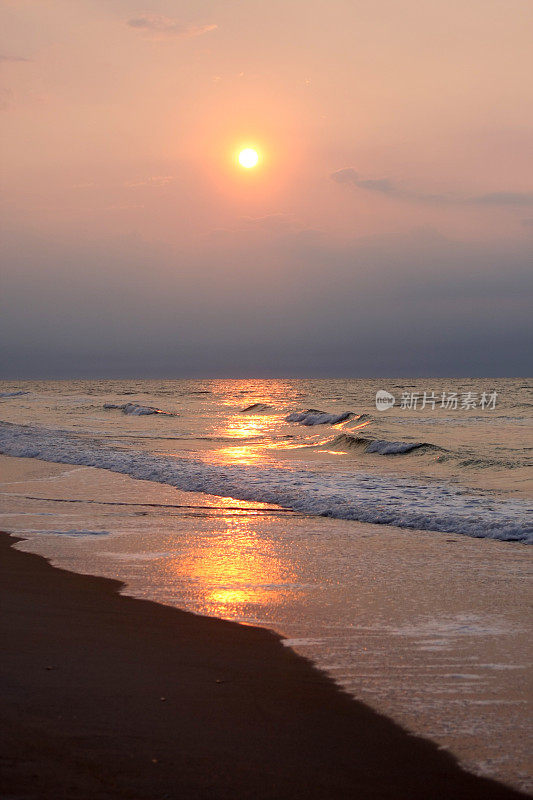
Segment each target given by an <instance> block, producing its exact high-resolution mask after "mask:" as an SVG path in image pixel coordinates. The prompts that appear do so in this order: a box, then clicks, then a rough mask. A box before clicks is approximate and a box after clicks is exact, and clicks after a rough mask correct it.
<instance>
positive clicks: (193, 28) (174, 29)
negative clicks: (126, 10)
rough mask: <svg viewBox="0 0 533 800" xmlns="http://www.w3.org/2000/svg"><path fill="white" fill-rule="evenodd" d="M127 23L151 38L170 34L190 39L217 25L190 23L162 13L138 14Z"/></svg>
mask: <svg viewBox="0 0 533 800" xmlns="http://www.w3.org/2000/svg"><path fill="white" fill-rule="evenodd" d="M127 24H128V25H129V27H130V28H136V29H137V30H139V31H141V32H143V33H145V34H148V36H149V38H152V39H163V38H167V37H172V36H175V37H178V38H183V39H191V38H192V37H194V36H201V35H202V34H204V33H208V32H209V31H213V30H215V29H216V28H217V27H218V26H217V25H214V24H208V25H191V24H188V23H186V22H180V20H177V19H175V18H173V17H165V16H163V15H162V14H140V15H139V16H138V17H132V18H131V19H129V20H128V22H127Z"/></svg>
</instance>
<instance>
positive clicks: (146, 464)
mask: <svg viewBox="0 0 533 800" xmlns="http://www.w3.org/2000/svg"><path fill="white" fill-rule="evenodd" d="M0 452H1V453H4V454H6V455H11V456H18V457H21V458H24V457H25V458H39V459H42V460H43V461H53V462H56V463H61V464H79V465H84V466H91V467H98V468H100V469H107V470H111V471H113V472H118V473H122V474H125V475H129V476H131V477H133V478H137V479H140V480H149V481H155V482H158V483H163V484H168V485H170V486H174V487H176V488H177V489H181V490H183V491H191V492H205V493H207V494H212V495H217V496H219V497H233V498H236V499H239V500H249V501H255V502H261V503H271V504H275V505H277V506H281V507H283V508H288V509H292V510H294V511H299V512H301V513H305V514H314V515H318V516H324V517H335V518H338V519H347V520H350V519H351V520H358V521H360V522H370V523H376V524H380V525H394V526H397V527H400V528H412V529H419V530H427V531H440V532H443V533H456V534H465V535H467V536H474V537H484V538H490V539H500V540H503V541H515V542H527V543H533V513H532V509H531V506H530V505H529V504H528V503H527V502H525V501H523V500H518V499H506V500H500V499H495V498H491V497H487V496H486V495H485V496H484V495H480V494H475V493H473V492H472V493H470V492H467V491H465V490H464V489H459V488H454V487H453V486H450V485H448V484H446V483H441V482H437V481H434V482H427V483H422V482H421V481H417V480H415V479H410V478H398V477H394V478H392V477H386V476H383V475H373V474H370V473H365V472H362V471H361V472H351V473H349V474H345V473H341V474H339V473H334V474H324V473H315V472H311V471H308V470H302V469H298V470H290V469H279V468H278V469H276V468H258V467H253V466H248V465H242V464H239V465H237V464H232V465H228V466H226V465H221V464H207V463H204V462H201V461H192V460H188V459H183V458H173V457H170V456H166V455H157V454H153V453H148V452H144V451H139V450H126V449H121V448H118V447H113V446H106V445H102V444H101V443H100V442H98V441H97V440H91V439H86V438H81V437H79V436H76V435H75V434H72V433H67V432H65V431H53V430H47V429H41V428H34V427H31V426H22V425H11V424H9V423H4V422H2V423H0Z"/></svg>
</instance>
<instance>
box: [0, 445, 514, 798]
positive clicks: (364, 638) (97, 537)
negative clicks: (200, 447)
mask: <svg viewBox="0 0 533 800" xmlns="http://www.w3.org/2000/svg"><path fill="white" fill-rule="evenodd" d="M27 465H31V466H32V468H33V469H32V471H31V474H29V475H27V474H26V467H27ZM1 467H2V476H3V478H4V482H3V483H2V484H1V485H0V492H1V494H0V498H1V501H2V514H1V516H0V528H4V529H8V530H11V531H19V532H20V533H21V534H22V535H23V536H24V537H27V541H24V542H22V543H21V544H20V545H19V546H20V547H21V548H22V549H24V550H30V551H32V552H37V553H40V554H42V555H45V556H47V557H49V558H51V560H52V562H53V563H55V564H58V565H61V566H66V567H68V568H70V569H73V570H76V571H78V572H85V573H90V574H97V575H104V576H107V577H114V578H119V579H121V580H123V581H125V582H126V584H127V585H126V587H125V592H126V593H128V594H132V595H134V596H136V597H143V598H146V599H153V600H157V601H159V602H163V603H167V604H169V605H175V606H178V607H180V608H185V609H189V610H191V611H194V612H196V613H201V614H208V615H213V616H217V617H223V618H226V619H232V620H237V621H240V622H244V623H251V624H260V625H264V626H267V627H271V628H273V629H275V630H277V631H279V632H281V633H283V634H284V635H285V636H286V637H288V638H287V644H288V645H290V646H293V647H294V648H295V649H297V650H298V651H299V652H301V653H302V654H303V655H306V656H307V657H309V658H311V659H313V660H314V661H315V662H316V663H317V664H318V665H319V666H320V667H321V668H323V669H325V670H326V671H327V672H328V673H329V674H330V675H331V676H332V677H333V678H334V679H335V680H336V681H337V682H338V683H339V684H340V685H342V686H343V687H344V688H345V689H346V690H348V691H349V692H351V693H352V694H353V695H354V696H355V697H357V698H358V699H360V700H363V701H364V702H367V703H369V704H370V705H372V706H373V707H375V708H376V709H378V710H380V711H382V712H384V713H386V714H388V715H389V716H392V717H393V718H395V719H396V720H398V721H399V722H401V723H402V724H403V725H405V726H406V727H407V728H409V729H410V730H412V731H414V732H417V733H421V734H424V735H427V736H430V737H431V738H433V739H434V740H436V741H437V742H439V743H440V744H441V745H442V746H444V747H447V748H449V749H451V750H452V751H453V752H454V753H456V754H457V755H458V756H459V758H460V759H461V760H462V762H463V763H465V765H467V766H468V767H469V768H470V769H473V770H474V771H476V772H478V773H481V774H486V775H491V776H494V777H497V778H499V779H502V780H505V781H507V782H510V783H513V784H514V785H516V786H526V785H527V781H528V778H527V758H528V753H527V745H526V741H527V739H526V737H525V733H526V719H527V715H526V705H527V699H528V681H527V676H528V647H527V642H528V618H527V613H526V611H525V609H524V600H525V597H526V591H527V589H526V580H527V562H526V560H525V556H526V554H528V553H529V548H526V547H525V546H524V545H521V544H517V543H508V542H498V541H488V540H483V539H475V538H470V537H464V536H450V535H448V534H439V533H428V532H419V531H409V532H406V531H402V530H400V529H397V528H394V527H392V526H387V527H385V526H376V525H370V524H364V523H357V522H353V521H344V520H335V519H323V518H319V517H309V516H305V515H301V514H297V513H294V512H290V511H286V510H283V509H281V508H277V507H275V506H271V505H267V504H260V503H250V502H244V501H237V500H234V499H231V498H219V497H213V496H209V495H205V494H197V493H192V492H180V491H177V490H176V489H174V488H172V487H168V486H163V485H160V484H157V483H153V482H149V481H136V480H132V479H131V478H129V477H127V476H124V475H116V474H113V473H109V472H106V471H103V470H99V469H93V468H85V467H75V468H72V467H65V466H63V465H56V464H46V463H44V462H41V461H36V460H31V459H14V458H2V459H1ZM6 478H7V480H6ZM29 497H31V498H33V499H28V498H29ZM39 498H46V499H39ZM61 498H63V500H61ZM72 500H76V501H80V502H72ZM54 531H55V532H54Z"/></svg>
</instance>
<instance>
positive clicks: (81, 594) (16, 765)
mask: <svg viewBox="0 0 533 800" xmlns="http://www.w3.org/2000/svg"><path fill="white" fill-rule="evenodd" d="M14 541H15V540H14V539H13V538H10V537H9V536H7V535H6V534H2V535H0V552H1V560H0V564H1V567H0V568H1V579H0V587H1V589H0V591H1V595H2V615H1V627H2V631H1V637H2V642H3V647H2V650H3V653H2V659H1V660H0V671H1V675H2V680H1V686H2V689H1V693H2V715H1V722H0V730H1V742H0V753H1V756H0V757H1V761H2V779H1V784H0V796H1V797H2V798H24V799H25V800H29V799H30V798H51V797H53V798H56V799H57V800H61V799H65V800H66V798H69V800H74V799H75V798H86V799H87V800H89V799H90V800H99V798H115V797H116V798H121V797H124V798H126V797H127V798H136V800H141V799H142V798H150V799H151V800H154V799H155V798H185V797H187V798H193V799H194V798H202V799H203V800H207V799H208V798H209V800H219V799H220V800H222V798H228V799H229V798H232V800H246V798H269V799H270V800H274V798H275V799H276V800H282V799H283V798H292V799H293V798H310V799H311V798H322V800H325V799H326V798H332V799H333V798H334V799H335V800H340V799H341V798H361V799H366V798H373V799H374V800H378V799H379V798H391V799H392V798H395V800H402V798H405V800H417V798H420V800H422V799H423V800H431V798H435V800H436V799H437V798H439V800H441V799H442V798H454V800H458V799H459V798H464V799H465V800H466V799H467V798H468V800H475V799H476V798H486V799H487V800H488V799H489V798H490V799H491V800H493V799H496V798H509V799H510V798H518V797H524V795H521V794H520V793H518V792H516V791H514V790H512V789H508V788H506V787H504V786H501V785H499V784H497V783H494V782H492V781H489V780H484V779H480V778H476V777H474V776H472V775H469V774H468V773H466V772H464V771H462V770H461V769H460V768H459V766H458V765H457V763H456V762H455V760H454V759H453V758H452V757H451V756H449V755H448V754H446V753H444V752H443V751H440V750H438V748H437V747H436V746H435V745H433V744H432V743H430V742H428V741H425V740H423V739H420V738H416V737H413V736H410V735H409V734H407V733H406V732H405V731H403V730H402V729H401V728H400V727H398V726H397V725H395V724H394V723H393V722H391V721H390V720H388V719H387V718H385V717H382V716H379V715H378V714H376V713H375V712H374V711H372V710H371V709H369V708H367V707H366V706H364V705H363V704H360V703H357V702H355V701H354V700H352V699H351V698H350V697H348V696H347V695H345V694H344V693H342V692H341V691H339V690H338V689H337V688H336V686H335V685H334V684H333V683H332V682H331V681H330V680H329V679H328V678H327V677H326V676H324V675H323V674H322V673H320V672H319V671H318V670H316V669H314V668H313V666H312V665H311V664H310V663H309V662H308V661H306V660H305V659H303V658H301V657H300V656H298V655H296V654H295V653H293V652H292V651H291V650H290V649H288V648H285V647H283V646H282V645H281V643H280V640H279V639H278V637H276V636H275V635H274V634H272V633H270V632H268V631H266V630H264V629H261V628H253V627H245V626H241V625H236V624H234V623H230V622H223V621H220V620H216V619H211V618H207V617H199V616H195V615H192V614H189V613H185V612H182V611H178V610H176V609H172V608H168V607H165V606H160V605H157V604H155V603H150V602H146V601H142V600H135V599H132V598H128V597H122V596H120V595H119V594H118V593H117V590H118V589H119V588H120V584H119V583H118V582H116V581H110V580H106V579H102V578H93V577H89V576H85V575H77V574H74V573H71V572H66V571H64V570H60V569H56V568H54V567H51V566H50V565H49V564H48V562H47V561H45V560H44V559H43V558H41V557H40V556H36V555H32V554H27V553H22V552H20V551H17V550H14V549H13V548H12V547H11V544H12V543H13V542H14Z"/></svg>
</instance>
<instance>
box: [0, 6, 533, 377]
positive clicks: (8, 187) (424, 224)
mask: <svg viewBox="0 0 533 800" xmlns="http://www.w3.org/2000/svg"><path fill="white" fill-rule="evenodd" d="M0 17H1V25H0V28H1V29H2V31H3V33H2V40H1V44H0V114H1V116H2V123H1V129H2V133H1V138H2V144H1V154H0V177H1V198H0V205H1V208H0V216H1V218H2V222H1V225H2V237H1V243H0V251H1V259H2V267H1V276H0V377H3V378H14V379H17V378H21V379H22V378H68V377H88V378H90V377H119V378H120V377H171V378H179V377H239V378H240V377H248V376H249V377H277V376H279V377H288V376H295V377H300V376H301V377H306V376H309V377H313V376H316V377H337V376H338V377H344V376H346V377H372V376H376V377H381V376H403V375H405V376H439V375H441V376H478V375H479V376H517V375H527V374H530V373H531V355H530V354H531V352H532V344H533V342H532V337H531V327H532V326H531V318H532V316H533V315H532V313H531V308H532V283H533V269H532V266H533V81H532V80H531V76H532V75H533V48H532V47H531V41H532V39H533V3H532V2H531V0H426V1H425V2H420V0H327V1H326V0H139V1H137V0H0ZM244 147H252V148H254V149H256V150H257V152H258V154H259V163H258V166H257V167H255V168H254V169H243V168H242V167H240V166H239V164H238V161H237V156H238V153H239V151H240V150H241V149H242V148H244Z"/></svg>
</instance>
